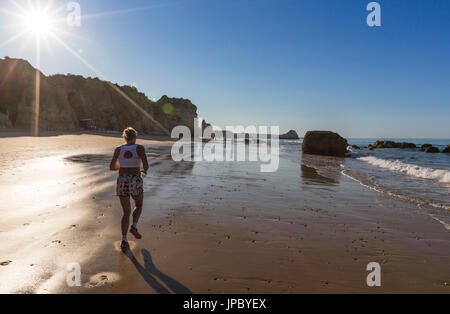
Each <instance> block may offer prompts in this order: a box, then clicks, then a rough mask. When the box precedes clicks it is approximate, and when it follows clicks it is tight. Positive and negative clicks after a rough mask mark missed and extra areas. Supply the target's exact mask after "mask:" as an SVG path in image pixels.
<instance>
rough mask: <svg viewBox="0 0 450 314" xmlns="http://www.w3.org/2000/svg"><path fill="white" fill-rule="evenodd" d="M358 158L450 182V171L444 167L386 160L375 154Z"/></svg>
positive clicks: (381, 166)
mask: <svg viewBox="0 0 450 314" xmlns="http://www.w3.org/2000/svg"><path fill="white" fill-rule="evenodd" d="M358 160H362V161H365V162H367V163H369V164H371V165H373V166H377V167H380V168H384V169H388V170H391V171H396V172H401V173H404V174H407V175H410V176H414V177H417V178H422V179H430V180H436V181H439V182H441V183H450V171H448V170H444V169H433V168H429V167H421V166H418V165H413V164H407V163H403V162H401V161H398V160H395V161H394V160H386V159H381V158H376V157H373V156H368V157H361V158H358Z"/></svg>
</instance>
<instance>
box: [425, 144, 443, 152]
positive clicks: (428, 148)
mask: <svg viewBox="0 0 450 314" xmlns="http://www.w3.org/2000/svg"><path fill="white" fill-rule="evenodd" d="M440 152H441V151H440V150H439V148H436V147H433V146H431V147H427V148H426V149H425V153H430V154H436V153H440Z"/></svg>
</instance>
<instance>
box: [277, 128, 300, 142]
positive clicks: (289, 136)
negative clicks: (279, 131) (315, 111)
mask: <svg viewBox="0 0 450 314" xmlns="http://www.w3.org/2000/svg"><path fill="white" fill-rule="evenodd" d="M299 139H300V137H299V136H298V134H297V132H295V131H294V130H290V131H289V132H287V133H286V134H283V135H280V140H299Z"/></svg>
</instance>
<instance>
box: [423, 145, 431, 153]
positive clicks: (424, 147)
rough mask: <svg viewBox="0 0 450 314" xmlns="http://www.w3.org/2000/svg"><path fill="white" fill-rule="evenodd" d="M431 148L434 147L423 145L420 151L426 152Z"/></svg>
mask: <svg viewBox="0 0 450 314" xmlns="http://www.w3.org/2000/svg"><path fill="white" fill-rule="evenodd" d="M430 147H433V145H431V144H423V145H422V146H421V147H420V151H421V152H424V151H426V150H427V148H430Z"/></svg>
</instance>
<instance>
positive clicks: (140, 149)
mask: <svg viewBox="0 0 450 314" xmlns="http://www.w3.org/2000/svg"><path fill="white" fill-rule="evenodd" d="M137 152H138V154H139V157H141V159H142V166H143V167H144V172H145V173H147V170H148V168H149V166H148V160H147V154H146V153H145V147H144V146H142V145H139V146H138V147H137Z"/></svg>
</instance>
